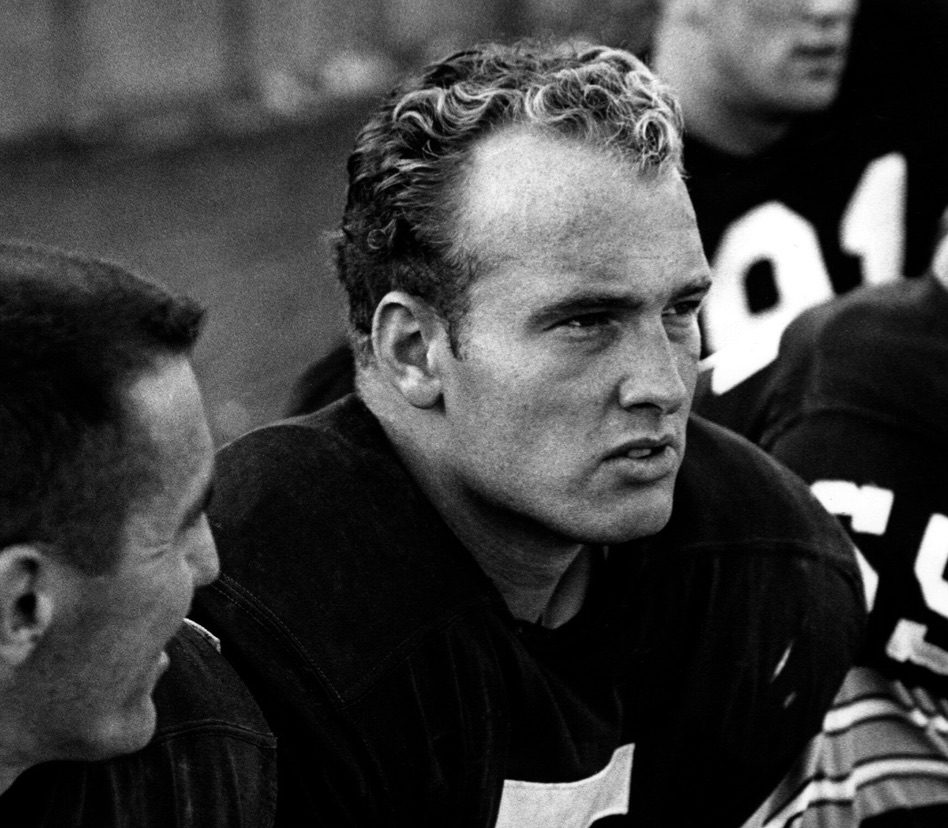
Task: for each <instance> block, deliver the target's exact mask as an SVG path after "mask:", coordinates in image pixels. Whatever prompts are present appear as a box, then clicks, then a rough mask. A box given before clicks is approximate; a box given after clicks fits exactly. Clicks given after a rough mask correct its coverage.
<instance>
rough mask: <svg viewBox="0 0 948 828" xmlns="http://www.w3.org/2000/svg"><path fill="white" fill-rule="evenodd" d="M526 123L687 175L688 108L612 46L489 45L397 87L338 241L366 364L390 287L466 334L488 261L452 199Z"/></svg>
mask: <svg viewBox="0 0 948 828" xmlns="http://www.w3.org/2000/svg"><path fill="white" fill-rule="evenodd" d="M521 124H522V125H526V126H529V127H531V128H535V129H537V130H538V131H541V132H548V133H555V134H561V135H568V136H572V137H577V138H580V139H582V140H585V141H589V142H590V143H592V144H595V145H597V146H599V147H602V148H604V149H606V150H609V151H613V152H616V153H617V154H619V155H621V157H622V158H623V159H624V160H628V161H629V162H630V163H632V164H633V165H634V166H635V167H636V168H637V169H639V170H640V171H641V172H643V173H649V172H652V171H656V170H660V169H663V168H664V167H666V166H669V165H670V166H672V167H673V168H675V169H678V170H680V169H681V145H682V139H681V130H682V123H681V112H680V109H679V106H678V102H677V100H676V99H675V98H674V97H673V96H672V94H671V93H670V91H669V90H668V89H667V88H666V87H665V86H664V85H663V84H662V83H660V82H659V81H658V80H657V79H656V78H655V76H654V75H653V74H652V73H651V71H650V70H649V69H648V68H647V67H646V66H645V64H644V63H642V62H641V61H640V60H639V59H638V58H636V57H635V56H633V55H632V54H630V53H629V52H625V51H622V50H620V49H611V48H607V47H603V46H596V47H584V48H580V47H574V46H571V45H568V44H558V45H544V44H539V43H537V42H534V41H521V42H519V43H515V44H512V45H506V46H505V45H501V44H496V43H489V44H486V45H483V46H479V47H477V48H474V49H470V50H467V51H463V52H458V53H456V54H454V55H451V56H450V57H448V58H446V59H445V60H442V61H439V62H437V63H433V64H431V65H430V66H428V67H427V68H426V69H424V70H423V72H422V73H421V74H420V75H419V76H418V77H415V78H411V79H409V80H408V81H406V82H405V83H404V84H402V85H401V86H399V87H397V88H396V89H395V90H394V91H393V92H392V93H391V94H390V95H389V96H388V98H387V99H386V100H385V101H384V102H383V103H382V104H381V106H380V107H379V108H378V110H377V111H376V112H375V113H374V115H373V116H372V117H371V119H370V120H369V121H368V123H367V124H366V125H365V126H364V127H363V128H362V130H361V132H360V133H359V136H358V138H357V139H356V144H355V148H354V150H353V152H352V154H351V156H350V157H349V162H348V172H349V189H348V196H347V202H346V207H345V212H344V215H343V219H342V226H341V232H340V234H339V237H338V241H337V245H336V256H337V265H338V274H339V278H340V281H341V282H342V284H343V286H344V287H345V289H346V292H347V294H348V297H349V329H350V336H351V338H352V340H353V345H354V346H355V349H356V351H357V353H358V354H359V355H360V357H362V358H363V359H364V358H365V357H366V355H367V353H368V347H367V343H368V339H369V336H370V334H371V329H372V316H373V314H374V312H375V308H376V307H377V305H378V303H379V301H380V300H381V299H382V297H383V296H384V295H385V294H386V293H388V292H389V291H390V290H404V291H406V292H408V293H410V294H413V295H415V296H418V297H420V298H422V299H424V300H425V301H426V302H428V304H430V305H431V306H432V307H433V308H434V309H435V310H436V311H437V312H438V313H439V314H440V315H441V316H442V317H443V318H444V319H445V320H446V321H447V323H448V330H449V333H450V334H451V337H452V338H451V342H452V346H453V347H455V350H457V339H456V328H457V324H458V323H459V322H460V320H461V319H462V317H463V315H464V312H465V302H466V296H467V292H468V287H469V286H470V284H471V282H472V281H473V279H474V278H475V274H476V268H477V262H476V261H475V259H474V256H473V254H472V252H471V251H463V250H460V249H459V246H458V245H457V244H456V243H455V240H454V239H453V238H452V227H453V226H454V223H453V220H452V219H453V218H454V216H455V215H456V213H455V212H454V211H456V202H455V200H454V199H452V196H451V194H452V192H456V191H457V189H458V185H459V184H460V183H462V174H463V173H462V171H463V165H464V162H465V160H466V159H467V157H468V155H469V152H470V150H471V147H472V145H473V144H474V142H475V141H476V140H477V139H478V138H480V137H482V136H484V135H486V134H488V133H489V132H490V131H492V130H496V129H498V128H502V127H504V126H508V125H521Z"/></svg>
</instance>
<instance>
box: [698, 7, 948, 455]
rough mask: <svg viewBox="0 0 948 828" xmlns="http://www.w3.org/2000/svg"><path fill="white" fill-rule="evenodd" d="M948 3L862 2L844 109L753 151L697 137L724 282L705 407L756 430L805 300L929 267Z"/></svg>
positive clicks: (944, 124)
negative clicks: (785, 338)
mask: <svg viewBox="0 0 948 828" xmlns="http://www.w3.org/2000/svg"><path fill="white" fill-rule="evenodd" d="M946 40H948V4H946V3H943V2H929V0H907V1H906V2H902V1H901V0H900V2H898V3H894V2H888V0H863V3H862V9H861V12H860V15H859V18H858V20H857V24H856V27H855V30H854V34H853V50H852V55H851V59H850V65H849V69H848V72H847V76H846V78H845V79H844V83H843V86H842V88H841V91H840V97H839V100H838V102H837V104H836V105H835V106H834V108H833V109H832V110H831V111H829V112H828V113H825V114H823V115H820V116H815V117H811V118H806V119H803V120H801V121H800V122H798V123H797V124H796V125H794V127H793V128H792V129H791V131H790V133H789V134H788V135H787V136H786V137H785V138H784V140H782V141H780V142H779V143H778V144H777V145H775V146H773V147H771V148H769V149H768V150H766V151H764V152H762V153H760V154H758V155H755V156H753V157H748V158H738V157H734V156H730V155H728V154H726V153H722V152H720V151H718V150H716V149H714V148H712V147H710V146H708V145H706V144H704V143H702V142H701V141H699V140H697V139H696V138H695V137H694V136H686V139H687V140H686V152H685V167H686V169H687V171H688V174H689V178H688V188H689V192H690V194H691V197H692V200H693V202H694V205H695V212H696V214H697V218H698V224H699V227H700V230H701V236H702V241H703V243H704V246H705V252H706V254H707V256H708V260H709V262H710V263H711V266H712V270H713V272H714V275H715V286H714V288H713V290H712V292H711V295H710V296H709V298H708V302H707V305H706V307H705V309H704V315H703V320H702V321H703V327H704V333H705V350H706V353H708V354H710V356H709V357H708V359H707V360H706V362H705V364H704V366H703V367H704V370H705V372H706V375H705V376H704V377H703V378H702V382H701V385H700V393H699V395H698V397H697V402H696V409H697V410H698V411H699V412H700V413H702V414H703V415H705V416H707V417H709V418H711V419H714V420H715V421H717V422H720V423H722V424H724V425H727V426H729V427H731V428H734V429H735V430H737V431H739V432H740V433H743V434H745V436H752V434H750V432H749V430H748V429H752V428H753V427H754V416H753V415H754V410H755V407H756V402H755V395H756V393H757V392H758V391H759V385H760V382H759V378H758V379H757V380H753V379H752V380H751V382H749V383H747V384H746V385H744V384H743V383H744V381H745V380H748V378H753V375H754V374H755V373H756V372H758V371H762V370H766V366H767V365H768V364H769V363H770V362H771V361H772V360H773V358H774V356H775V355H776V349H777V343H778V341H779V336H780V334H781V332H782V331H783V329H784V328H785V327H786V325H787V324H788V323H789V322H790V321H791V320H792V319H793V318H794V317H796V316H797V315H798V314H799V313H800V312H801V311H802V310H804V309H806V308H808V307H810V306H812V305H814V304H817V303H819V302H822V301H824V300H826V299H829V298H830V297H832V296H834V295H838V294H841V293H845V292H846V291H849V290H851V289H853V288H855V287H858V286H861V285H867V284H880V283H884V282H887V281H893V280H896V279H900V278H901V277H903V276H918V275H920V274H921V273H922V272H924V270H925V269H926V268H927V267H928V266H929V264H930V261H931V257H932V254H933V251H934V244H935V240H936V238H937V233H938V226H939V220H940V218H941V216H942V214H943V212H944V210H945V208H946V206H948V149H946V147H948V48H946Z"/></svg>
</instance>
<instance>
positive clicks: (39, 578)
mask: <svg viewBox="0 0 948 828" xmlns="http://www.w3.org/2000/svg"><path fill="white" fill-rule="evenodd" d="M50 564H51V562H50V560H49V558H48V557H47V556H46V555H44V554H43V552H42V551H40V550H39V549H38V548H37V547H35V546H32V545H30V544H16V545H12V546H6V547H3V548H2V549H0V665H5V666H9V667H16V666H17V665H19V664H22V663H23V662H24V661H26V660H27V659H28V658H29V657H30V655H31V654H32V653H33V651H34V650H35V649H36V646H37V645H38V644H39V642H40V641H41V640H42V638H43V636H44V635H45V633H46V630H47V629H48V628H49V625H50V623H51V621H52V617H53V597H52V594H51V591H50V589H49V588H48V585H44V582H45V581H46V580H47V579H46V577H45V575H46V573H45V569H46V568H48V567H49V566H50Z"/></svg>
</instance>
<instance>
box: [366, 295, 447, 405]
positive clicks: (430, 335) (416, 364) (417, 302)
mask: <svg viewBox="0 0 948 828" xmlns="http://www.w3.org/2000/svg"><path fill="white" fill-rule="evenodd" d="M446 338H447V331H446V330H445V326H444V322H443V321H442V320H441V318H440V317H439V316H438V314H437V313H435V312H434V310H432V309H431V307H430V306H429V305H428V303H427V302H424V301H423V300H421V299H419V298H418V297H416V296H412V295H411V294H408V293H405V292H403V291H400V290H394V291H392V292H390V293H387V294H386V295H385V296H384V297H383V298H382V301H381V302H379V304H378V307H377V308H376V309H375V315H374V317H373V319H372V350H373V351H374V353H375V358H376V360H377V362H378V366H379V370H380V371H381V372H382V373H383V374H384V375H385V377H386V379H387V380H388V381H389V382H390V383H391V384H392V385H393V386H395V387H396V388H397V389H398V391H399V392H400V393H401V395H402V396H403V397H404V398H405V399H406V400H407V401H408V402H409V403H411V405H413V406H415V407H416V408H432V407H433V406H435V405H437V403H438V402H439V400H440V399H441V377H440V375H439V373H438V370H437V358H436V350H437V346H438V344H439V343H440V342H441V340H443V339H446Z"/></svg>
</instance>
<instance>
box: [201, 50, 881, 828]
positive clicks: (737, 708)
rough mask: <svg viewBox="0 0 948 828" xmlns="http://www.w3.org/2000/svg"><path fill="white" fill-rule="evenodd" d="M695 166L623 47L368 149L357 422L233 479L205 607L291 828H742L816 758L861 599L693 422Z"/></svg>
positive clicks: (503, 72)
mask: <svg viewBox="0 0 948 828" xmlns="http://www.w3.org/2000/svg"><path fill="white" fill-rule="evenodd" d="M680 162H681V124H680V116H679V112H678V107H677V103H676V101H675V99H674V98H673V97H672V96H671V95H670V94H669V93H668V91H667V90H666V89H665V88H664V87H663V86H662V85H661V84H660V83H659V82H658V81H657V80H656V79H655V78H654V76H653V75H652V74H651V73H650V72H649V70H648V69H647V68H646V67H645V66H644V65H643V64H642V63H641V62H640V61H638V60H637V59H636V58H634V57H633V56H632V55H630V54H628V53H626V52H623V51H618V50H611V49H606V48H601V47H599V48H589V49H585V50H582V51H578V50H573V49H571V48H566V47H562V48H544V47H540V46H536V45H531V44H520V45H516V46H512V47H504V46H496V45H488V46H484V47H481V48H477V49H471V50H469V51H465V52H461V53H458V54H455V55H453V56H451V57H449V58H447V59H446V60H443V61H441V62H439V63H436V64H433V65H431V66H430V67H428V68H427V69H426V70H425V71H424V72H423V73H422V74H421V75H420V76H419V77H416V78H414V79H411V80H409V81H408V82H406V83H405V84H404V85H402V86H401V87H400V88H398V89H396V90H395V91H394V92H393V93H392V95H391V96H390V97H389V98H388V99H387V100H386V101H385V102H384V103H383V104H382V105H381V106H380V108H379V109H378V110H377V112H376V113H375V114H374V116H373V117H372V118H371V119H370V120H369V122H368V123H367V124H366V126H365V127H364V128H363V130H362V131H361V133H360V135H359V137H358V139H357V142H356V147H355V150H354V152H353V153H352V156H351V158H350V160H349V193H348V202H347V205H346V209H345V214H344V216H343V221H342V230H341V234H340V237H339V242H338V263H339V275H340V278H341V280H342V282H343V284H344V286H345V288H346V290H347V293H348V297H349V309H350V329H351V338H352V342H353V347H354V351H355V353H356V355H357V362H358V366H357V385H358V391H357V393H356V394H354V395H350V396H348V397H346V398H344V399H343V400H341V401H339V402H338V403H336V404H334V405H333V406H330V407H329V408H327V409H324V410H322V411H321V412H318V413H316V414H313V415H309V416H306V417H301V418H298V419H294V420H287V421H284V422H282V423H278V424H276V425H273V426H270V427H266V428H262V429H259V430H257V431H255V432H252V433H251V434H249V435H246V436H245V437H243V438H241V439H240V440H237V441H236V442H235V443H233V444H231V445H230V446H228V447H226V448H225V449H224V450H223V451H222V452H221V453H220V454H219V457H218V488H217V494H216V496H215V501H214V504H213V506H212V509H211V522H212V528H213V530H214V532H215V536H216V539H217V542H218V546H219V550H220V554H221V560H222V572H223V574H222V577H221V579H220V580H219V581H218V582H217V584H215V585H212V586H211V587H209V588H207V589H206V590H203V591H202V593H201V594H199V596H198V599H197V607H198V610H199V616H198V617H199V619H201V620H202V622H203V623H205V624H207V625H208V626H209V627H210V628H211V629H212V630H213V631H214V632H215V633H216V634H218V635H220V636H221V638H222V642H223V652H224V653H225V654H226V655H228V656H229V658H230V659H231V660H232V662H233V663H234V664H235V666H236V667H237V668H238V671H239V672H240V673H241V674H242V676H243V678H244V680H245V681H246V682H247V683H248V685H249V686H250V687H251V689H252V691H253V692H254V693H255V695H256V697H257V699H258V701H259V702H260V704H261V706H262V707H263V709H264V712H265V714H266V715H267V717H268V720H269V721H270V723H271V725H272V726H273V727H274V729H275V731H276V732H277V735H278V738H279V740H280V798H279V803H278V820H279V821H282V822H283V823H284V824H288V825H289V824H292V825H298V824H325V825H352V826H373V825H386V826H389V825H409V824H410V825H431V826H501V827H502V828H511V827H512V826H548V827H551V828H557V827H558V826H562V827H563V828H565V826H589V825H593V824H596V825H599V824H602V825H605V824H617V825H636V826H642V825H662V826H668V825H715V826H726V825H737V824H740V822H741V821H742V820H743V819H744V818H746V817H747V816H749V815H750V813H751V812H752V811H753V810H754V808H755V807H756V805H757V803H758V802H759V801H760V800H761V799H762V798H763V797H764V796H765V795H766V794H767V792H768V791H769V790H770V789H771V788H772V787H773V785H775V784H776V782H777V780H778V779H779V778H780V777H781V775H782V774H783V772H784V771H785V770H786V769H787V767H789V764H790V762H791V761H792V760H793V759H794V758H795V756H796V755H797V754H798V752H799V751H800V749H801V748H802V746H803V744H804V743H805V741H806V739H807V738H808V737H809V736H810V735H812V734H813V733H814V732H816V730H817V729H818V727H819V723H820V720H821V717H822V713H823V711H824V710H825V708H826V707H827V706H828V704H829V703H830V701H831V699H832V696H833V694H834V692H835V690H836V688H837V686H838V684H839V682H840V680H841V679H842V676H843V673H844V671H845V668H846V666H847V664H848V663H849V661H850V660H851V658H852V657H853V654H854V650H855V648H856V644H857V642H858V639H859V635H860V630H861V622H862V614H863V609H862V604H863V599H862V593H861V587H860V583H859V577H858V573H857V571H856V568H855V565H854V562H853V559H852V555H851V552H850V548H849V544H848V541H847V540H846V539H845V536H844V535H843V533H842V532H841V530H840V528H839V527H838V526H837V525H836V524H835V522H834V521H833V520H832V518H830V517H829V516H828V515H827V514H826V513H825V512H823V511H822V510H821V509H820V508H819V507H818V505H817V504H816V502H815V500H813V499H812V497H811V495H810V494H809V492H808V491H807V489H806V487H805V486H803V485H802V484H801V483H800V482H798V481H797V480H796V479H795V478H793V477H791V476H790V475H788V474H787V473H785V472H784V471H783V470H782V469H780V468H779V467H778V466H776V464H774V463H773V462H771V461H770V460H768V459H767V458H766V456H765V455H763V454H762V453H760V452H758V451H757V450H756V449H753V448H752V447H750V446H749V445H747V444H746V443H744V442H741V441H738V440H737V439H735V438H733V437H731V436H729V435H728V434H727V433H725V432H723V431H721V430H719V429H717V428H715V427H712V426H709V425H707V424H705V423H703V422H701V421H698V420H694V419H691V418H690V417H689V409H690V405H691V398H692V393H693V390H694V385H695V378H696V373H697V361H698V357H699V351H700V337H699V332H698V322H697V315H698V310H699V307H700V306H701V303H702V299H703V298H704V296H705V294H706V293H707V290H708V288H709V286H710V276H709V271H708V266H707V263H706V261H705V258H704V255H703V253H702V249H701V241H700V239H699V236H698V230H697V226H696V224H695V218H694V213H693V211H692V208H691V204H690V202H689V199H688V196H687V192H686V190H685V186H684V183H683V181H682V175H681V170H680ZM686 441H687V445H688V449H687V453H686V451H685V445H686ZM830 630H832V634H829V631H830Z"/></svg>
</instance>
